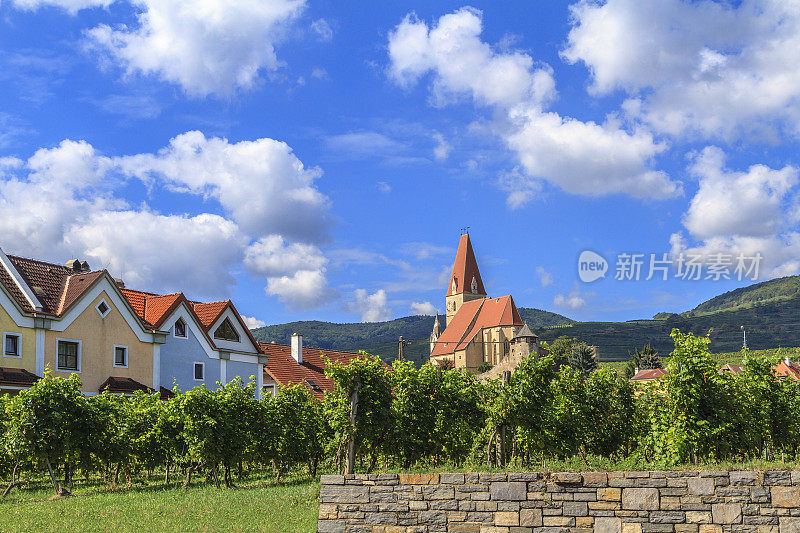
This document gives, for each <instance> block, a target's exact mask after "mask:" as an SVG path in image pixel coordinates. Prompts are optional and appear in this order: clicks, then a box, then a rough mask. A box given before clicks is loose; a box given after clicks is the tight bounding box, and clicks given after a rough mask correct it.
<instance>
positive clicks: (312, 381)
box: [306, 379, 322, 392]
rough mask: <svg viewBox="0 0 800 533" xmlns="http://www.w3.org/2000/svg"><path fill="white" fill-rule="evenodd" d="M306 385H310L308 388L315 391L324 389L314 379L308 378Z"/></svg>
mask: <svg viewBox="0 0 800 533" xmlns="http://www.w3.org/2000/svg"><path fill="white" fill-rule="evenodd" d="M306 385H308V388H310V389H311V390H313V391H317V392H319V391H321V390H322V389H320V388H319V385H317V384H316V382H314V380H313V379H307V380H306Z"/></svg>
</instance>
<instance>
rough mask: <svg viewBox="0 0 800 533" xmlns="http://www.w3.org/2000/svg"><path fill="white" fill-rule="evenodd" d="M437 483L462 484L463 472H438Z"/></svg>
mask: <svg viewBox="0 0 800 533" xmlns="http://www.w3.org/2000/svg"><path fill="white" fill-rule="evenodd" d="M439 483H446V484H449V485H455V484H463V483H464V474H458V473H456V474H439Z"/></svg>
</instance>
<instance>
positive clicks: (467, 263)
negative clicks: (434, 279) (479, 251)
mask: <svg viewBox="0 0 800 533" xmlns="http://www.w3.org/2000/svg"><path fill="white" fill-rule="evenodd" d="M473 278H474V279H475V283H476V285H477V294H486V289H484V288H483V280H482V279H481V273H480V272H479V271H478V262H477V261H476V260H475V252H473V251H472V242H470V240H469V233H465V234H463V235H462V236H461V239H460V240H459V241H458V251H456V260H455V262H454V263H453V273H452V274H451V275H450V281H449V283H448V285H447V294H448V295H451V294H463V293H465V292H468V293H472V280H473ZM453 281H455V285H456V290H455V292H454V291H453Z"/></svg>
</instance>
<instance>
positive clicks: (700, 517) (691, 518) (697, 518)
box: [686, 511, 712, 524]
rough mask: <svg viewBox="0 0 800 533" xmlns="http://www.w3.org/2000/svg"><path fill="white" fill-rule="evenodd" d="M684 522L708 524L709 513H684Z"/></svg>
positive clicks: (709, 520)
mask: <svg viewBox="0 0 800 533" xmlns="http://www.w3.org/2000/svg"><path fill="white" fill-rule="evenodd" d="M686 521H687V522H688V523H690V524H710V523H711V521H712V518H711V513H710V512H709V511H686Z"/></svg>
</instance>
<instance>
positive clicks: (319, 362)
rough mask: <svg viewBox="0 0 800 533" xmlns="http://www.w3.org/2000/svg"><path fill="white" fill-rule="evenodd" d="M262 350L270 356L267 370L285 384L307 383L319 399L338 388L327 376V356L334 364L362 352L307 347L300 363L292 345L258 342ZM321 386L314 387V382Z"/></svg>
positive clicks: (357, 355)
mask: <svg viewBox="0 0 800 533" xmlns="http://www.w3.org/2000/svg"><path fill="white" fill-rule="evenodd" d="M258 346H259V349H260V351H261V353H263V354H265V355H267V356H268V359H267V364H266V365H265V366H264V372H265V373H267V374H268V375H269V376H270V377H272V379H274V380H275V381H276V382H277V383H278V384H279V385H281V386H282V387H287V386H289V385H297V384H299V385H303V386H305V387H308V389H309V390H311V392H312V393H313V394H314V396H315V397H316V398H318V399H320V400H321V399H322V398H323V397H324V395H325V393H327V392H330V391H332V390H333V389H334V386H335V385H334V381H333V380H332V379H329V378H327V377H326V376H325V359H328V360H329V361H331V362H334V363H342V364H347V363H349V362H350V361H352V360H353V359H355V358H356V357H359V355H360V354H357V353H354V352H339V351H335V350H322V349H319V348H308V347H306V346H304V347H303V363H302V364H298V363H297V361H295V360H294V358H293V357H292V348H291V346H287V345H285V344H271V343H265V342H259V343H258ZM309 382H311V383H313V384H315V385H317V388H318V389H319V390H314V389H313V388H312V385H311V383H309Z"/></svg>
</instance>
